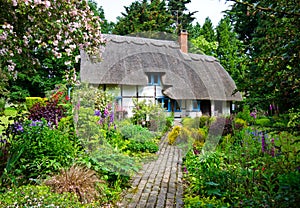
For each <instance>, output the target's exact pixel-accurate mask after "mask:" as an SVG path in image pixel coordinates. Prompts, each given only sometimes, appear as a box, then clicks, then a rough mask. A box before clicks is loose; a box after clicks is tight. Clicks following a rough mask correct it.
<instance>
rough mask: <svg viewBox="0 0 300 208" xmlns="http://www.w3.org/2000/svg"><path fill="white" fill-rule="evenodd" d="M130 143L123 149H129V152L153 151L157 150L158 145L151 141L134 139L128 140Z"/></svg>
mask: <svg viewBox="0 0 300 208" xmlns="http://www.w3.org/2000/svg"><path fill="white" fill-rule="evenodd" d="M129 141H130V143H129V144H127V148H126V149H125V150H130V151H131V152H149V153H155V152H157V151H158V145H157V144H156V143H155V142H153V141H142V142H141V141H137V140H134V139H130V140H129Z"/></svg>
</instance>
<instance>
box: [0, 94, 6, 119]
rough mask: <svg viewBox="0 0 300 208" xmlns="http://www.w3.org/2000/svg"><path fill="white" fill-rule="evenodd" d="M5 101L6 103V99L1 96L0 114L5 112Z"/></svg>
mask: <svg viewBox="0 0 300 208" xmlns="http://www.w3.org/2000/svg"><path fill="white" fill-rule="evenodd" d="M5 103H6V101H5V99H4V98H0V115H2V114H3V113H4V109H5Z"/></svg>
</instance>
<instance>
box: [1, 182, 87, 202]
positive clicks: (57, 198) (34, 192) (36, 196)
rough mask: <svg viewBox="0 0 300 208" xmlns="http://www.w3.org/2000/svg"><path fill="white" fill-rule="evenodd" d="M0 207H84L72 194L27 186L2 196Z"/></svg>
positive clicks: (44, 187) (14, 189) (48, 188)
mask: <svg viewBox="0 0 300 208" xmlns="http://www.w3.org/2000/svg"><path fill="white" fill-rule="evenodd" d="M0 207H7V208H9V207H83V205H82V204H81V203H80V202H79V200H78V198H77V196H76V195H75V194H72V193H62V194H58V193H54V192H51V190H50V187H48V186H33V185H26V186H21V187H18V188H13V189H11V190H9V191H7V192H5V193H2V194H0Z"/></svg>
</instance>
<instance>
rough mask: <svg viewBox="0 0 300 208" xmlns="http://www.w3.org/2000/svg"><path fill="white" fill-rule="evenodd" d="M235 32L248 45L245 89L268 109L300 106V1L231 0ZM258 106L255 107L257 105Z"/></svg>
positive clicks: (248, 94)
mask: <svg viewBox="0 0 300 208" xmlns="http://www.w3.org/2000/svg"><path fill="white" fill-rule="evenodd" d="M231 1H233V2H234V5H233V8H232V10H231V11H230V12H229V15H230V16H231V18H232V20H233V25H234V28H235V31H236V32H237V33H238V34H239V38H240V40H242V41H243V42H244V44H245V45H246V47H245V51H244V52H245V53H246V54H247V55H248V60H247V62H245V65H246V66H247V70H248V71H249V73H247V77H246V78H247V82H245V85H244V86H243V87H242V88H241V89H242V90H244V91H245V92H247V94H246V95H247V97H249V98H255V100H256V101H258V102H257V103H258V104H260V105H264V107H265V108H266V107H267V106H269V105H270V104H271V103H276V104H278V105H279V108H280V109H281V110H282V111H286V110H288V109H290V108H293V107H295V108H297V107H298V106H299V104H300V90H299V86H300V73H299V66H300V59H299V51H300V28H299V25H300V18H299V17H300V5H299V3H298V2H297V1H285V0H278V1H271V0H261V1H258V0H231ZM262 101H263V102H262ZM257 103H254V104H257Z"/></svg>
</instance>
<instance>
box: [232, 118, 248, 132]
mask: <svg viewBox="0 0 300 208" xmlns="http://www.w3.org/2000/svg"><path fill="white" fill-rule="evenodd" d="M246 126H247V122H246V121H245V120H243V119H241V118H235V119H234V129H235V130H241V129H243V128H244V127H246Z"/></svg>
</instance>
